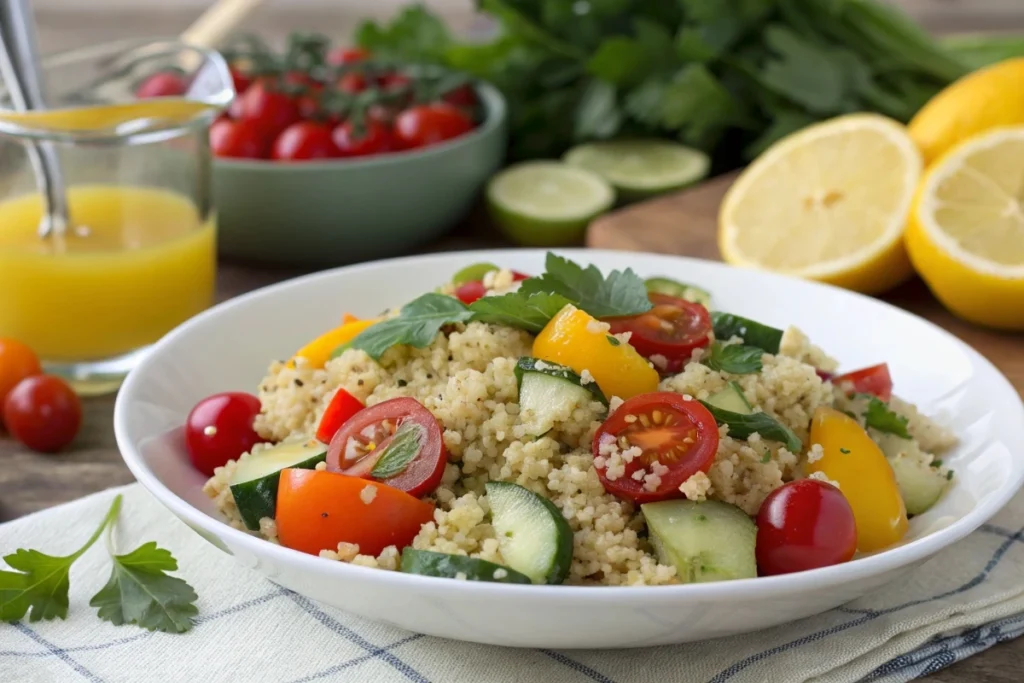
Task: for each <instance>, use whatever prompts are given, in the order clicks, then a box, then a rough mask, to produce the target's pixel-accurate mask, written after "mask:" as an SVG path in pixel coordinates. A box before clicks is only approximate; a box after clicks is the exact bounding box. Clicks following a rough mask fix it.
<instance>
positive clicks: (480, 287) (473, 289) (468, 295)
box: [455, 280, 487, 305]
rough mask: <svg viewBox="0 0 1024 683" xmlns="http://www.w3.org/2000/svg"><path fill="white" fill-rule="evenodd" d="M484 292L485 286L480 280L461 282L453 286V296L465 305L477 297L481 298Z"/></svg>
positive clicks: (485, 290) (485, 291)
mask: <svg viewBox="0 0 1024 683" xmlns="http://www.w3.org/2000/svg"><path fill="white" fill-rule="evenodd" d="M486 293H487V287H485V286H484V283H483V281H481V280H470V281H469V282H463V283H462V284H461V285H459V286H458V287H456V288H455V298H457V299H458V300H459V301H461V302H462V303H464V304H466V305H469V304H471V303H473V302H474V301H476V300H477V299H482V298H483V296H484V294H486Z"/></svg>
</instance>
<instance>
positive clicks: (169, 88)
mask: <svg viewBox="0 0 1024 683" xmlns="http://www.w3.org/2000/svg"><path fill="white" fill-rule="evenodd" d="M186 90H188V84H187V83H186V82H185V77H184V76H182V75H181V74H179V73H175V72H173V71H161V72H160V73H155V74H153V75H152V76H150V77H149V78H147V79H146V80H144V81H143V82H142V83H141V84H140V85H139V87H138V88H137V89H136V91H135V96H136V97H140V98H143V97H178V96H179V95H184V94H185V91H186Z"/></svg>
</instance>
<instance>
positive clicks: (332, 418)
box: [316, 389, 366, 443]
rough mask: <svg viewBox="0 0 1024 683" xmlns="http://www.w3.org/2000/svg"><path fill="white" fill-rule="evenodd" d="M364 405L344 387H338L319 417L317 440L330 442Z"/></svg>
mask: <svg viewBox="0 0 1024 683" xmlns="http://www.w3.org/2000/svg"><path fill="white" fill-rule="evenodd" d="M365 407H366V406H364V405H363V402H362V401H360V400H359V399H358V398H356V397H355V396H353V395H352V394H350V393H348V392H347V391H345V390H344V389H338V391H337V392H336V393H335V394H334V398H332V399H331V402H330V403H328V404H327V409H326V410H324V414H323V417H321V418H320V425H319V426H318V427H317V428H316V438H317V440H318V441H321V442H323V443H330V442H331V439H333V438H334V435H335V434H337V433H338V430H339V429H341V426H342V425H343V424H345V423H346V422H348V420H349V418H351V417H352V416H353V415H355V414H356V413H358V412H360V411H361V410H362V409H363V408H365Z"/></svg>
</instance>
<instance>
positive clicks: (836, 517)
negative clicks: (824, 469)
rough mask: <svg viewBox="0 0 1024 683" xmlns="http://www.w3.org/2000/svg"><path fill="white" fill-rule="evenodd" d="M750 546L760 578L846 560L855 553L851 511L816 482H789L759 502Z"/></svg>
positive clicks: (833, 492) (839, 497)
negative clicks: (754, 543) (753, 548)
mask: <svg viewBox="0 0 1024 683" xmlns="http://www.w3.org/2000/svg"><path fill="white" fill-rule="evenodd" d="M755 548H756V551H757V568H758V573H759V574H760V575H762V576H766V575H771V574H789V573H790V572H802V571H806V570H808V569H818V568H819V567H829V566H831V565H833V564H840V563H842V562H847V561H849V559H850V558H851V557H853V553H854V552H855V551H856V550H857V525H856V523H855V521H854V517H853V509H852V508H851V507H850V504H849V503H848V502H847V500H846V498H845V497H844V496H843V494H842V492H840V490H839V489H837V488H836V487H835V486H832V485H831V484H828V483H826V482H823V481H818V480H817V479H801V480H800V481H792V482H789V483H788V484H784V485H782V486H780V487H779V488H777V489H775V490H774V491H772V492H771V493H770V494H769V495H768V497H767V498H765V499H764V502H763V503H761V509H760V511H759V512H758V513H757V543H756V545H755Z"/></svg>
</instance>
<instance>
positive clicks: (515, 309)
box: [469, 289, 571, 334]
mask: <svg viewBox="0 0 1024 683" xmlns="http://www.w3.org/2000/svg"><path fill="white" fill-rule="evenodd" d="M568 303H571V302H570V301H569V300H568V299H566V298H565V297H564V296H562V295H561V294H549V293H547V292H535V293H533V294H525V293H523V292H522V290H521V289H520V290H519V291H515V292H509V293H508V294H502V295H501V296H485V297H483V298H481V299H477V300H476V301H474V302H473V303H472V304H470V306H469V310H470V311H472V313H473V320H479V321H480V322H485V323H494V324H496V325H510V326H512V327H518V328H520V329H523V330H526V331H527V332H533V333H534V334H536V333H537V332H540V331H541V330H543V329H544V326H545V325H547V324H548V321H549V320H551V319H552V318H553V317H555V315H556V314H557V313H558V312H559V311H560V310H562V309H563V308H564V307H565V305H566V304H568Z"/></svg>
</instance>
